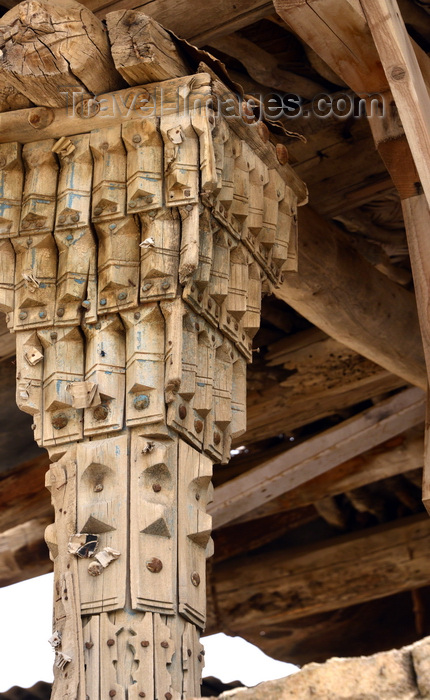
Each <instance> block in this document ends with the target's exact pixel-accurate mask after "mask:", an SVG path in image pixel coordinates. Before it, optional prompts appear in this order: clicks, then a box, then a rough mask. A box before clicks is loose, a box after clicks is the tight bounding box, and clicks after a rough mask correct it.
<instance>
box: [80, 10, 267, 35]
mask: <svg viewBox="0 0 430 700" xmlns="http://www.w3.org/2000/svg"><path fill="white" fill-rule="evenodd" d="M84 5H86V7H88V8H89V9H90V10H92V11H93V12H94V13H95V14H96V15H97V16H98V17H101V18H103V17H105V15H106V12H107V11H109V12H114V11H116V10H129V9H139V10H143V11H144V12H145V13H146V14H148V15H150V16H151V17H153V18H154V19H155V20H157V22H160V24H161V25H162V26H163V27H166V29H170V30H172V31H173V32H175V34H177V35H178V36H180V37H182V38H183V39H187V40H188V41H190V42H191V43H192V44H195V45H196V46H203V45H205V44H207V43H208V42H209V41H210V40H211V39H212V38H213V37H217V36H223V35H224V34H231V32H234V31H236V30H238V29H241V28H242V27H246V26H247V25H248V24H252V23H253V22H257V21H258V20H259V19H262V18H263V17H265V16H266V15H270V14H272V12H273V5H272V2H271V1H270V2H268V0H236V2H235V3H234V5H233V4H232V3H230V2H228V0H221V2H218V3H216V4H208V3H206V4H202V3H201V2H200V0H185V2H182V3H181V4H180V5H178V4H176V5H172V4H171V3H168V2H165V0H143V1H142V0H119V1H117V2H113V3H110V2H109V0H85V2H84Z"/></svg>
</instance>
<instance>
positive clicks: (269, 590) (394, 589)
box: [211, 514, 430, 635]
mask: <svg viewBox="0 0 430 700" xmlns="http://www.w3.org/2000/svg"><path fill="white" fill-rule="evenodd" d="M211 584H212V591H213V595H214V598H215V599H216V602H217V608H218V612H219V616H220V619H225V620H226V621H227V624H228V628H229V631H230V633H234V634H241V635H242V634H245V635H246V631H247V630H252V629H253V628H254V627H255V625H256V624H260V629H261V628H263V629H266V628H267V627H269V626H271V625H273V624H279V623H281V622H286V621H288V620H294V619H297V618H302V617H306V616H309V615H318V614H320V613H323V612H326V611H329V610H338V609H339V608H344V607H347V606H351V605H357V604H359V603H363V602H365V601H370V600H374V599H376V598H382V597H385V596H388V595H392V594H394V593H399V592H400V591H405V590H410V589H413V588H419V587H421V586H427V585H429V584H430V519H429V517H428V515H427V514H424V515H423V514H420V515H414V516H410V517H408V518H403V519H401V520H397V521H395V522H394V523H390V524H388V525H382V526H378V527H375V528H371V529H369V528H366V529H365V530H362V531H360V532H358V533H354V534H353V535H351V534H349V535H342V536H340V537H335V538H332V539H330V540H328V541H325V542H318V544H317V546H315V544H313V545H312V546H308V547H305V548H294V549H283V550H280V551H279V550H278V551H273V552H270V553H266V554H260V555H254V556H252V557H247V556H243V557H238V558H236V559H233V560H230V561H226V562H224V563H222V564H220V565H219V566H217V567H215V568H214V570H213V574H212V581H211ZM263 611H264V612H263Z"/></svg>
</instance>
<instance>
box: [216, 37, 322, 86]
mask: <svg viewBox="0 0 430 700" xmlns="http://www.w3.org/2000/svg"><path fill="white" fill-rule="evenodd" d="M211 46H212V47H213V48H215V49H218V51H222V52H223V53H225V54H227V55H229V56H233V57H234V58H236V59H238V60H239V61H240V62H241V63H243V65H244V66H245V68H246V69H247V71H248V73H249V75H250V76H251V78H253V79H254V80H256V81H257V83H260V84H261V85H267V86H268V85H270V87H272V88H274V89H276V90H279V91H280V92H286V93H290V94H294V95H299V96H301V97H304V98H307V99H312V98H313V97H314V96H315V95H318V94H319V93H320V92H321V91H322V86H321V85H320V84H318V83H317V82H315V81H313V80H310V79H309V78H305V77H303V76H299V75H296V74H295V73H291V72H290V71H287V70H284V69H283V68H281V67H280V66H279V65H278V62H277V60H276V58H275V57H274V56H272V55H271V54H270V53H268V52H267V51H264V49H262V48H260V47H259V46H258V45H257V44H255V43H254V42H252V41H249V39H245V37H242V36H240V34H236V33H235V32H233V33H232V34H229V36H224V37H218V38H217V39H214V40H212V41H211Z"/></svg>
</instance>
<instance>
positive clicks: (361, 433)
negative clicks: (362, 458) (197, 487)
mask: <svg viewBox="0 0 430 700" xmlns="http://www.w3.org/2000/svg"><path fill="white" fill-rule="evenodd" d="M424 403H425V402H424V396H423V392H422V391H421V390H419V389H415V388H414V389H407V390H405V391H403V392H401V393H399V394H396V395H395V396H394V397H392V398H390V399H387V400H386V401H383V402H381V403H380V404H379V405H377V406H374V407H373V408H370V409H368V410H367V411H364V412H362V413H359V414H358V415H357V416H354V418H350V419H349V420H347V421H344V422H342V423H340V424H339V425H337V426H335V427H333V428H331V429H330V430H327V431H324V432H323V433H320V434H319V435H316V436H315V437H313V438H311V439H310V440H307V441H306V442H304V443H302V444H300V445H297V447H294V448H292V449H290V450H288V451H287V452H285V453H283V454H281V455H278V456H277V457H275V458H274V459H272V460H270V461H268V462H265V463H263V464H262V465H261V466H259V467H256V468H255V469H252V470H250V471H248V472H246V473H245V474H242V475H241V476H239V477H237V478H236V479H232V480H231V481H227V482H226V483H225V484H223V485H222V486H220V487H218V489H217V490H216V492H215V495H214V500H213V503H211V504H210V505H209V506H208V512H209V513H210V514H211V515H212V520H213V527H214V528H218V527H222V526H223V525H226V524H227V523H229V522H232V521H233V520H236V519H237V518H239V517H241V516H243V515H245V513H249V512H251V511H252V510H255V509H256V508H258V507H259V506H260V505H262V504H263V503H266V502H267V501H270V500H272V499H274V498H276V497H277V496H280V495H281V494H283V493H286V492H287V491H291V490H292V489H294V488H297V487H298V486H300V485H302V484H305V483H307V482H308V481H310V480H311V479H315V477H317V476H319V475H321V474H324V473H326V472H328V471H330V470H331V469H333V468H334V467H336V466H338V465H339V464H341V463H342V462H345V461H346V460H347V459H351V458H352V457H355V456H356V455H359V454H361V453H362V452H364V451H365V450H368V449H370V448H372V447H375V446H376V445H379V444H380V443H381V442H384V441H385V440H388V439H390V438H391V437H394V436H395V435H399V433H401V432H403V431H404V430H405V429H407V428H411V427H413V426H415V425H418V424H419V423H422V422H423V421H424Z"/></svg>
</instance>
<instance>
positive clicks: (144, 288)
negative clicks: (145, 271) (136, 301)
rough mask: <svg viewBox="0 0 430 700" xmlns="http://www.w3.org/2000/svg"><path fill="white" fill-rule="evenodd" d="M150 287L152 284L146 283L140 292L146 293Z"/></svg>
mask: <svg viewBox="0 0 430 700" xmlns="http://www.w3.org/2000/svg"><path fill="white" fill-rule="evenodd" d="M151 287H152V282H146V283H145V284H144V285H143V287H142V292H147V291H148V289H151Z"/></svg>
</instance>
